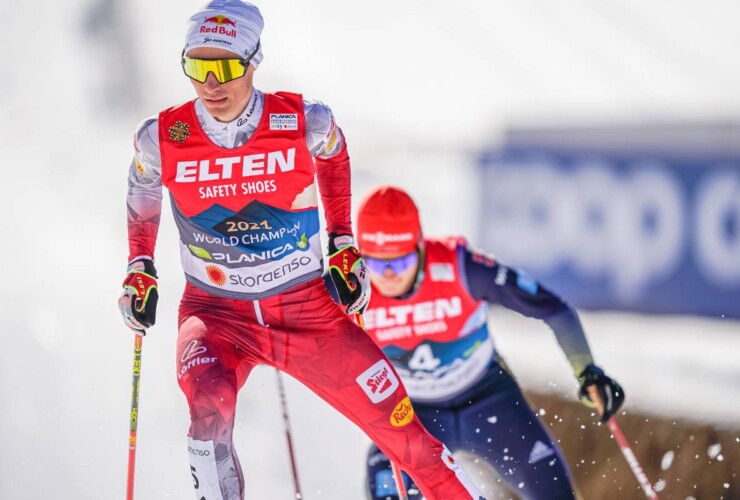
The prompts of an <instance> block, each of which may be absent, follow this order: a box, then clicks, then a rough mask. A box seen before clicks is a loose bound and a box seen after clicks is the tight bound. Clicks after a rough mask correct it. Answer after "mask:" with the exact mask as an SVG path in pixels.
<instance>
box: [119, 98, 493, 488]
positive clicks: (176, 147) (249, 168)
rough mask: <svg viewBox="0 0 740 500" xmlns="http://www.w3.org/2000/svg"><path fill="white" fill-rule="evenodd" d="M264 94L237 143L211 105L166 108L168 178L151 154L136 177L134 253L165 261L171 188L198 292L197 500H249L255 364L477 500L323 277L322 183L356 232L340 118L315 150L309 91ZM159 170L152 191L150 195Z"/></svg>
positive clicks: (186, 362) (162, 129) (181, 369)
mask: <svg viewBox="0 0 740 500" xmlns="http://www.w3.org/2000/svg"><path fill="white" fill-rule="evenodd" d="M255 94H256V96H257V98H259V99H261V101H260V102H259V103H257V104H252V105H251V109H250V106H249V105H248V106H247V108H248V111H247V110H245V113H247V112H248V115H247V116H246V118H244V120H245V123H247V122H249V121H252V127H253V128H252V130H251V131H250V132H251V133H250V134H249V137H246V138H243V140H241V141H237V142H239V143H240V144H237V145H236V147H232V148H229V147H224V145H223V144H217V143H216V142H215V141H214V140H213V137H212V135H211V134H210V133H209V131H208V127H207V125H208V118H209V117H205V118H204V117H203V116H202V113H203V110H202V107H200V108H199V107H198V103H197V101H193V102H189V103H186V104H183V105H181V106H177V107H174V108H169V109H167V110H165V111H163V112H162V113H160V115H159V118H158V120H157V121H156V122H152V121H150V122H148V124H147V125H145V128H149V129H151V127H152V124H153V123H156V124H157V130H158V141H157V142H158V147H159V156H160V158H159V160H160V165H158V166H159V172H160V178H159V179H156V173H155V174H151V171H154V172H156V168H152V167H153V166H152V165H146V164H144V162H143V161H142V160H143V159H144V158H145V157H146V156H147V154H149V157H151V151H149V152H148V153H147V152H146V151H144V152H142V151H141V150H140V149H137V156H136V159H135V162H134V164H133V165H132V170H133V169H136V172H132V173H131V174H130V176H129V179H130V187H129V241H130V253H131V258H135V257H136V256H140V255H147V256H150V255H153V253H154V241H155V237H156V227H157V225H158V221H159V212H158V210H157V209H156V206H154V205H156V193H155V194H153V195H152V194H151V193H150V192H148V191H147V190H146V188H151V186H154V187H155V188H156V187H157V186H158V182H159V183H160V184H161V185H164V186H166V187H167V188H168V190H169V192H170V197H171V202H172V209H173V215H174V217H175V221H176V224H177V227H178V230H179V233H180V253H181V259H182V264H183V270H184V271H185V277H186V279H187V281H188V284H187V286H186V289H185V293H184V296H183V298H182V301H181V305H180V314H179V332H178V342H177V377H178V382H179V385H180V388H181V389H182V391H183V393H184V394H185V396H186V398H187V402H188V405H189V407H190V415H191V426H190V431H189V446H188V451H189V456H190V464H191V471H192V473H193V477H194V478H195V488H196V494H197V498H198V499H201V500H202V499H205V500H235V499H242V498H244V481H243V476H242V470H241V466H240V464H239V459H238V457H237V454H236V452H235V449H234V446H233V441H232V429H233V425H234V412H235V407H236V398H237V394H238V391H239V389H240V388H241V387H242V385H243V384H244V383H245V381H246V379H247V377H248V376H249V373H250V372H251V370H252V368H254V367H255V366H256V365H258V364H265V365H269V366H274V367H276V368H278V369H280V370H283V371H285V372H286V373H288V374H290V375H291V376H293V377H295V378H296V379H297V380H299V381H301V382H302V383H304V384H305V385H306V386H307V387H309V388H310V389H311V390H313V391H314V392H315V393H316V394H318V395H319V396H320V397H322V398H323V399H324V400H325V401H327V402H328V403H329V404H331V405H332V406H333V407H334V408H336V409H337V410H339V411H340V412H341V413H342V414H343V415H345V416H346V417H347V418H349V419H350V420H352V421H353V422H354V423H355V424H357V425H358V426H360V427H361V428H362V429H363V430H364V431H365V432H366V433H367V434H368V436H369V437H370V439H372V440H373V441H374V442H375V443H377V444H378V445H379V446H380V448H381V449H383V451H384V452H385V453H386V454H387V455H388V456H389V457H391V458H392V459H393V460H396V461H398V463H399V464H400V465H401V467H402V468H404V469H405V470H407V471H408V472H409V474H410V475H411V476H412V477H413V479H414V481H415V482H416V484H417V485H418V486H419V487H420V488H421V490H422V491H423V493H424V495H425V496H426V497H427V498H428V499H430V500H431V499H468V498H471V496H473V495H475V496H473V498H475V499H476V500H477V499H478V498H479V496H478V494H477V493H476V492H475V490H474V488H473V487H471V486H470V483H469V482H468V480H467V477H466V476H465V475H464V473H463V472H462V469H460V468H459V467H457V464H455V463H454V459H452V457H451V456H450V455H449V452H447V450H446V448H444V446H443V445H442V443H440V442H439V441H438V440H436V439H435V438H434V437H432V436H431V435H430V434H429V433H428V432H427V431H426V430H425V429H424V427H423V426H422V424H421V423H420V421H419V419H418V418H417V417H416V416H415V414H414V410H413V407H412V406H411V403H410V400H409V398H408V396H407V394H406V391H405V389H404V387H403V385H402V384H401V382H400V379H399V377H398V375H397V373H396V372H395V370H394V369H393V367H392V366H391V364H390V363H389V361H388V359H387V358H386V357H385V355H384V354H383V353H382V351H381V350H380V348H378V347H377V346H376V345H375V343H374V342H373V341H372V340H371V339H370V337H368V336H367V334H366V333H365V332H364V331H363V330H362V329H361V328H360V327H359V326H357V325H356V324H355V323H354V322H353V321H352V320H351V319H350V318H349V317H348V316H346V315H345V314H344V313H343V312H342V310H341V309H340V308H339V307H338V306H337V305H336V304H335V303H334V302H333V301H332V299H331V297H330V296H329V294H328V292H327V290H326V287H325V286H324V284H323V281H322V280H321V279H320V274H321V271H322V268H323V263H322V258H321V254H322V252H321V242H320V238H319V234H318V232H319V223H318V209H317V193H316V181H317V179H318V184H319V187H320V189H321V192H322V199H323V201H324V206H325V210H326V212H327V226H328V228H329V231H333V232H345V233H348V232H349V230H348V229H349V227H350V220H349V158H348V156H347V153H346V146H345V145H344V141H343V137H342V136H341V131H340V130H339V129H338V127H336V126H335V125H334V120H333V116H332V115H331V112H330V111H328V108H322V109H324V110H325V112H324V116H329V117H330V118H331V119H330V120H329V121H328V122H329V126H328V127H327V130H326V135H325V138H324V142H323V143H322V144H321V147H320V148H318V149H316V151H318V153H319V154H316V153H315V152H314V151H312V149H314V148H309V147H308V145H307V142H308V135H309V132H311V128H310V127H309V126H308V125H307V123H306V114H305V112H304V111H305V110H306V109H307V104H306V103H305V102H304V101H303V100H302V98H301V96H300V95H297V94H289V93H277V94H262V93H259V92H258V91H255ZM254 99H255V97H254V96H253V102H254ZM199 110H200V112H199ZM327 112H328V115H327ZM241 120H242V118H240V120H239V122H241ZM255 122H256V123H255ZM314 134H315V131H314ZM141 136H142V134H141V129H140V133H139V134H138V135H137V137H141ZM150 139H151V137H150ZM152 142H154V141H152ZM137 146H138V144H137ZM149 149H151V147H150V148H149ZM322 155H323V156H322ZM314 157H317V158H316V160H314ZM152 163H154V162H152ZM154 167H156V165H154ZM322 169H323V170H324V172H322ZM145 172H149V176H148V178H147V182H148V186H144V184H145V183H142V186H143V188H142V189H138V190H137V185H136V179H138V178H140V177H141V175H143V174H144V173H145ZM137 173H138V174H139V175H137ZM327 173H332V174H336V175H327ZM153 178H154V179H153ZM131 179H134V182H133V186H132V184H131ZM160 189H161V188H160ZM142 200H144V202H141V201H142ZM140 202H141V203H140ZM137 203H139V204H138V205H137ZM142 208H143V210H142Z"/></svg>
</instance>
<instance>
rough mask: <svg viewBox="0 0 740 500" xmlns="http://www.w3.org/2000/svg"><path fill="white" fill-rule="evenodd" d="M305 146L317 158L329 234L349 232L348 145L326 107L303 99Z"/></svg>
mask: <svg viewBox="0 0 740 500" xmlns="http://www.w3.org/2000/svg"><path fill="white" fill-rule="evenodd" d="M304 112H305V116H306V145H307V146H308V149H309V151H311V154H313V156H314V158H315V160H316V180H317V181H318V185H319V192H320V193H321V202H322V204H323V206H324V216H325V217H326V230H327V232H328V233H337V234H352V186H351V180H352V179H351V173H350V164H349V154H348V153H347V144H346V141H345V139H344V134H342V130H341V129H340V128H339V127H338V126H337V124H336V122H335V120H334V114H333V113H332V112H331V109H329V107H328V106H326V105H324V104H322V103H320V102H318V101H304Z"/></svg>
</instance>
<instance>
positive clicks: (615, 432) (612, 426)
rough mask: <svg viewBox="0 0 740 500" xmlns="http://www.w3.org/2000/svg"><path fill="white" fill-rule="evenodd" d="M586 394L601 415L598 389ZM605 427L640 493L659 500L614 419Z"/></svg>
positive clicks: (601, 404) (602, 406)
mask: <svg viewBox="0 0 740 500" xmlns="http://www.w3.org/2000/svg"><path fill="white" fill-rule="evenodd" d="M588 394H589V397H590V398H591V401H594V402H596V405H597V406H598V408H599V412H600V413H601V414H602V415H603V414H604V403H603V402H602V401H601V397H600V396H599V391H598V389H596V386H593V385H592V386H589V387H588ZM606 425H607V426H608V427H609V430H610V431H611V433H612V436H614V440H615V441H616V442H617V446H619V450H620V451H621V452H622V455H624V458H625V460H627V463H628V464H629V466H630V469H632V474H634V475H635V478H636V479H637V482H638V483H640V487H642V491H644V492H645V496H646V497H648V498H650V499H651V500H659V499H658V494H657V493H655V490H654V489H653V487H652V485H651V484H650V481H649V480H648V478H647V476H646V475H645V471H644V470H642V467H641V466H640V462H638V461H637V457H636V456H635V453H634V452H633V451H632V447H630V444H629V441H627V438H626V437H624V433H623V432H622V429H620V428H619V426H618V425H617V421H616V420H614V417H610V418H609V420H607V421H606Z"/></svg>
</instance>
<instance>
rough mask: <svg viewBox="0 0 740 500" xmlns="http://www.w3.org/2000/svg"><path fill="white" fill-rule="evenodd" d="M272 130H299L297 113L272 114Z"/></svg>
mask: <svg viewBox="0 0 740 500" xmlns="http://www.w3.org/2000/svg"><path fill="white" fill-rule="evenodd" d="M270 130H298V115H297V114H295V113H270Z"/></svg>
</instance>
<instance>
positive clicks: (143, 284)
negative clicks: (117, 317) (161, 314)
mask: <svg viewBox="0 0 740 500" xmlns="http://www.w3.org/2000/svg"><path fill="white" fill-rule="evenodd" d="M158 299H159V293H158V292H157V270H156V269H155V268H154V262H152V261H151V260H150V259H139V260H135V261H133V262H131V263H130V264H129V265H128V274H127V275H126V279H125V280H123V292H122V293H121V296H120V298H119V299H118V308H119V309H120V311H121V316H123V322H124V323H125V324H126V326H128V327H129V328H131V329H132V330H133V331H134V332H135V333H136V334H138V335H144V334H145V333H146V329H147V328H149V327H150V326H152V325H154V322H155V320H156V318H157V300H158Z"/></svg>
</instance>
